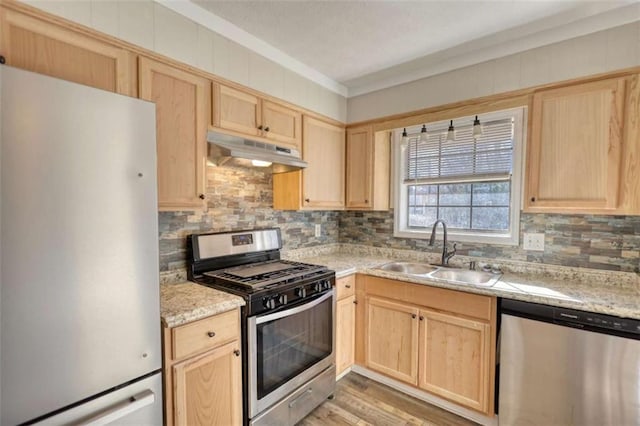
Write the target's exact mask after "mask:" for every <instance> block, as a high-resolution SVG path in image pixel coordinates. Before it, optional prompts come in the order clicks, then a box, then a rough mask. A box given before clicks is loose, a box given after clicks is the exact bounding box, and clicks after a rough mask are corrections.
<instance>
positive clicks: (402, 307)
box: [365, 297, 418, 386]
mask: <svg viewBox="0 0 640 426" xmlns="http://www.w3.org/2000/svg"><path fill="white" fill-rule="evenodd" d="M365 315H366V343H365V360H366V363H367V367H369V368H371V369H372V370H376V371H379V372H381V373H384V374H386V375H387V376H389V377H393V378H394V379H398V380H401V381H403V382H406V383H410V384H412V385H414V386H415V385H417V384H418V320H417V318H418V309H417V308H416V307H413V306H410V305H406V304H403V303H396V302H393V301H390V300H385V299H380V298H377V297H367V298H366V314H365Z"/></svg>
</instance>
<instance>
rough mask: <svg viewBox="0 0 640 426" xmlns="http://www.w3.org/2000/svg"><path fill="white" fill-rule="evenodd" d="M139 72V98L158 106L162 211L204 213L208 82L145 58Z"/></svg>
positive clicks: (159, 183) (159, 179) (159, 196)
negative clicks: (194, 210)
mask: <svg viewBox="0 0 640 426" xmlns="http://www.w3.org/2000/svg"><path fill="white" fill-rule="evenodd" d="M139 70H140V97H141V98H142V99H146V100H148V101H151V102H155V104H156V139H157V149H158V204H159V206H160V209H161V210H184V209H194V208H201V207H202V206H203V201H202V200H203V199H204V192H205V191H204V173H205V161H206V149H205V148H206V143H207V142H206V132H207V122H208V120H207V117H208V113H209V102H208V99H209V96H208V93H209V92H208V90H209V87H210V86H209V83H208V80H206V79H204V78H201V77H199V76H196V75H193V74H189V73H187V72H185V71H181V70H178V69H176V68H173V67H171V66H169V65H165V64H162V63H160V62H156V61H153V60H151V59H147V58H143V57H141V58H140V67H139Z"/></svg>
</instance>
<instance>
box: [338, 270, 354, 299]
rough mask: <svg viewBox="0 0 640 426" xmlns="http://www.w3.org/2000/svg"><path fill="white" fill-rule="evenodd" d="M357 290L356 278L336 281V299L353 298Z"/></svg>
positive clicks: (351, 276) (352, 276)
mask: <svg viewBox="0 0 640 426" xmlns="http://www.w3.org/2000/svg"><path fill="white" fill-rule="evenodd" d="M355 290H356V276H355V274H354V275H349V276H347V277H343V278H339V279H337V280H336V299H337V300H340V299H344V298H345V297H349V296H353V295H354V294H355Z"/></svg>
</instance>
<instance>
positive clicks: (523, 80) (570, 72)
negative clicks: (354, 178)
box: [347, 21, 640, 123]
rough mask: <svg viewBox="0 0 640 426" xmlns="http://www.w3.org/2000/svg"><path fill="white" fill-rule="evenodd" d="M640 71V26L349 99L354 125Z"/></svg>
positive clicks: (556, 45) (585, 37) (606, 32)
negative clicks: (539, 87) (585, 78)
mask: <svg viewBox="0 0 640 426" xmlns="http://www.w3.org/2000/svg"><path fill="white" fill-rule="evenodd" d="M638 65H640V21H638V22H634V23H631V24H627V25H623V26H620V27H616V28H612V29H609V30H606V31H601V32H597V33H593V34H589V35H586V36H582V37H577V38H574V39H570V40H566V41H563V42H559V43H555V44H551V45H548V46H544V47H539V48H536V49H531V50H527V51H525V52H521V53H518V54H514V55H509V56H505V57H503V58H499V59H495V60H492V61H488V62H483V63H481V64H477V65H473V66H469V67H466V68H461V69H458V70H454V71H450V72H447V73H443V74H439V75H435V76H433V77H428V78H424V79H420V80H416V81H413V82H410V83H405V84H401V85H398V86H394V87H390V88H387V89H383V90H379V91H376V92H372V93H367V94H364V95H361V96H356V97H353V98H349V99H348V101H347V118H348V122H349V123H355V122H358V121H363V120H368V119H372V118H378V117H383V116H387V115H392V114H398V113H403V112H409V111H415V110H419V109H422V108H428V107H433V106H438V105H443V104H447V103H450V102H456V101H462V100H465V99H472V98H477V97H480V96H486V95H492V94H496V93H501V92H507V91H510V90H516V89H522V88H526V87H531V86H536V85H539V84H543V83H552V82H556V81H562V80H567V79H571V78H575V77H581V76H587V75H591V74H597V73H602V72H606V71H613V70H617V69H622V68H627V67H632V66H638Z"/></svg>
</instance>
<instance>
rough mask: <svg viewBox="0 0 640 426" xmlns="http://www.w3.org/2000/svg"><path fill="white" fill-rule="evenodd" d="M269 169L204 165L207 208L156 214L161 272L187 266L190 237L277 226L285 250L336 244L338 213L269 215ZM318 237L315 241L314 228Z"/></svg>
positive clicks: (270, 183) (270, 191)
mask: <svg viewBox="0 0 640 426" xmlns="http://www.w3.org/2000/svg"><path fill="white" fill-rule="evenodd" d="M272 205H273V190H272V175H271V171H270V170H263V169H258V168H244V167H233V166H226V165H225V166H222V167H215V166H207V209H206V211H201V212H193V211H184V212H160V213H159V218H158V222H159V229H160V271H170V270H175V269H183V268H184V267H185V266H186V237H187V235H189V234H192V233H201V232H220V231H233V230H242V229H251V228H268V227H279V228H280V229H281V230H282V242H283V245H284V247H283V249H284V250H291V249H295V248H302V247H312V246H316V245H321V244H331V243H337V242H338V212H320V211H314V212H311V211H309V212H295V211H280V210H274V209H273V208H272ZM316 224H321V225H322V234H321V236H320V237H315V225H316Z"/></svg>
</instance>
